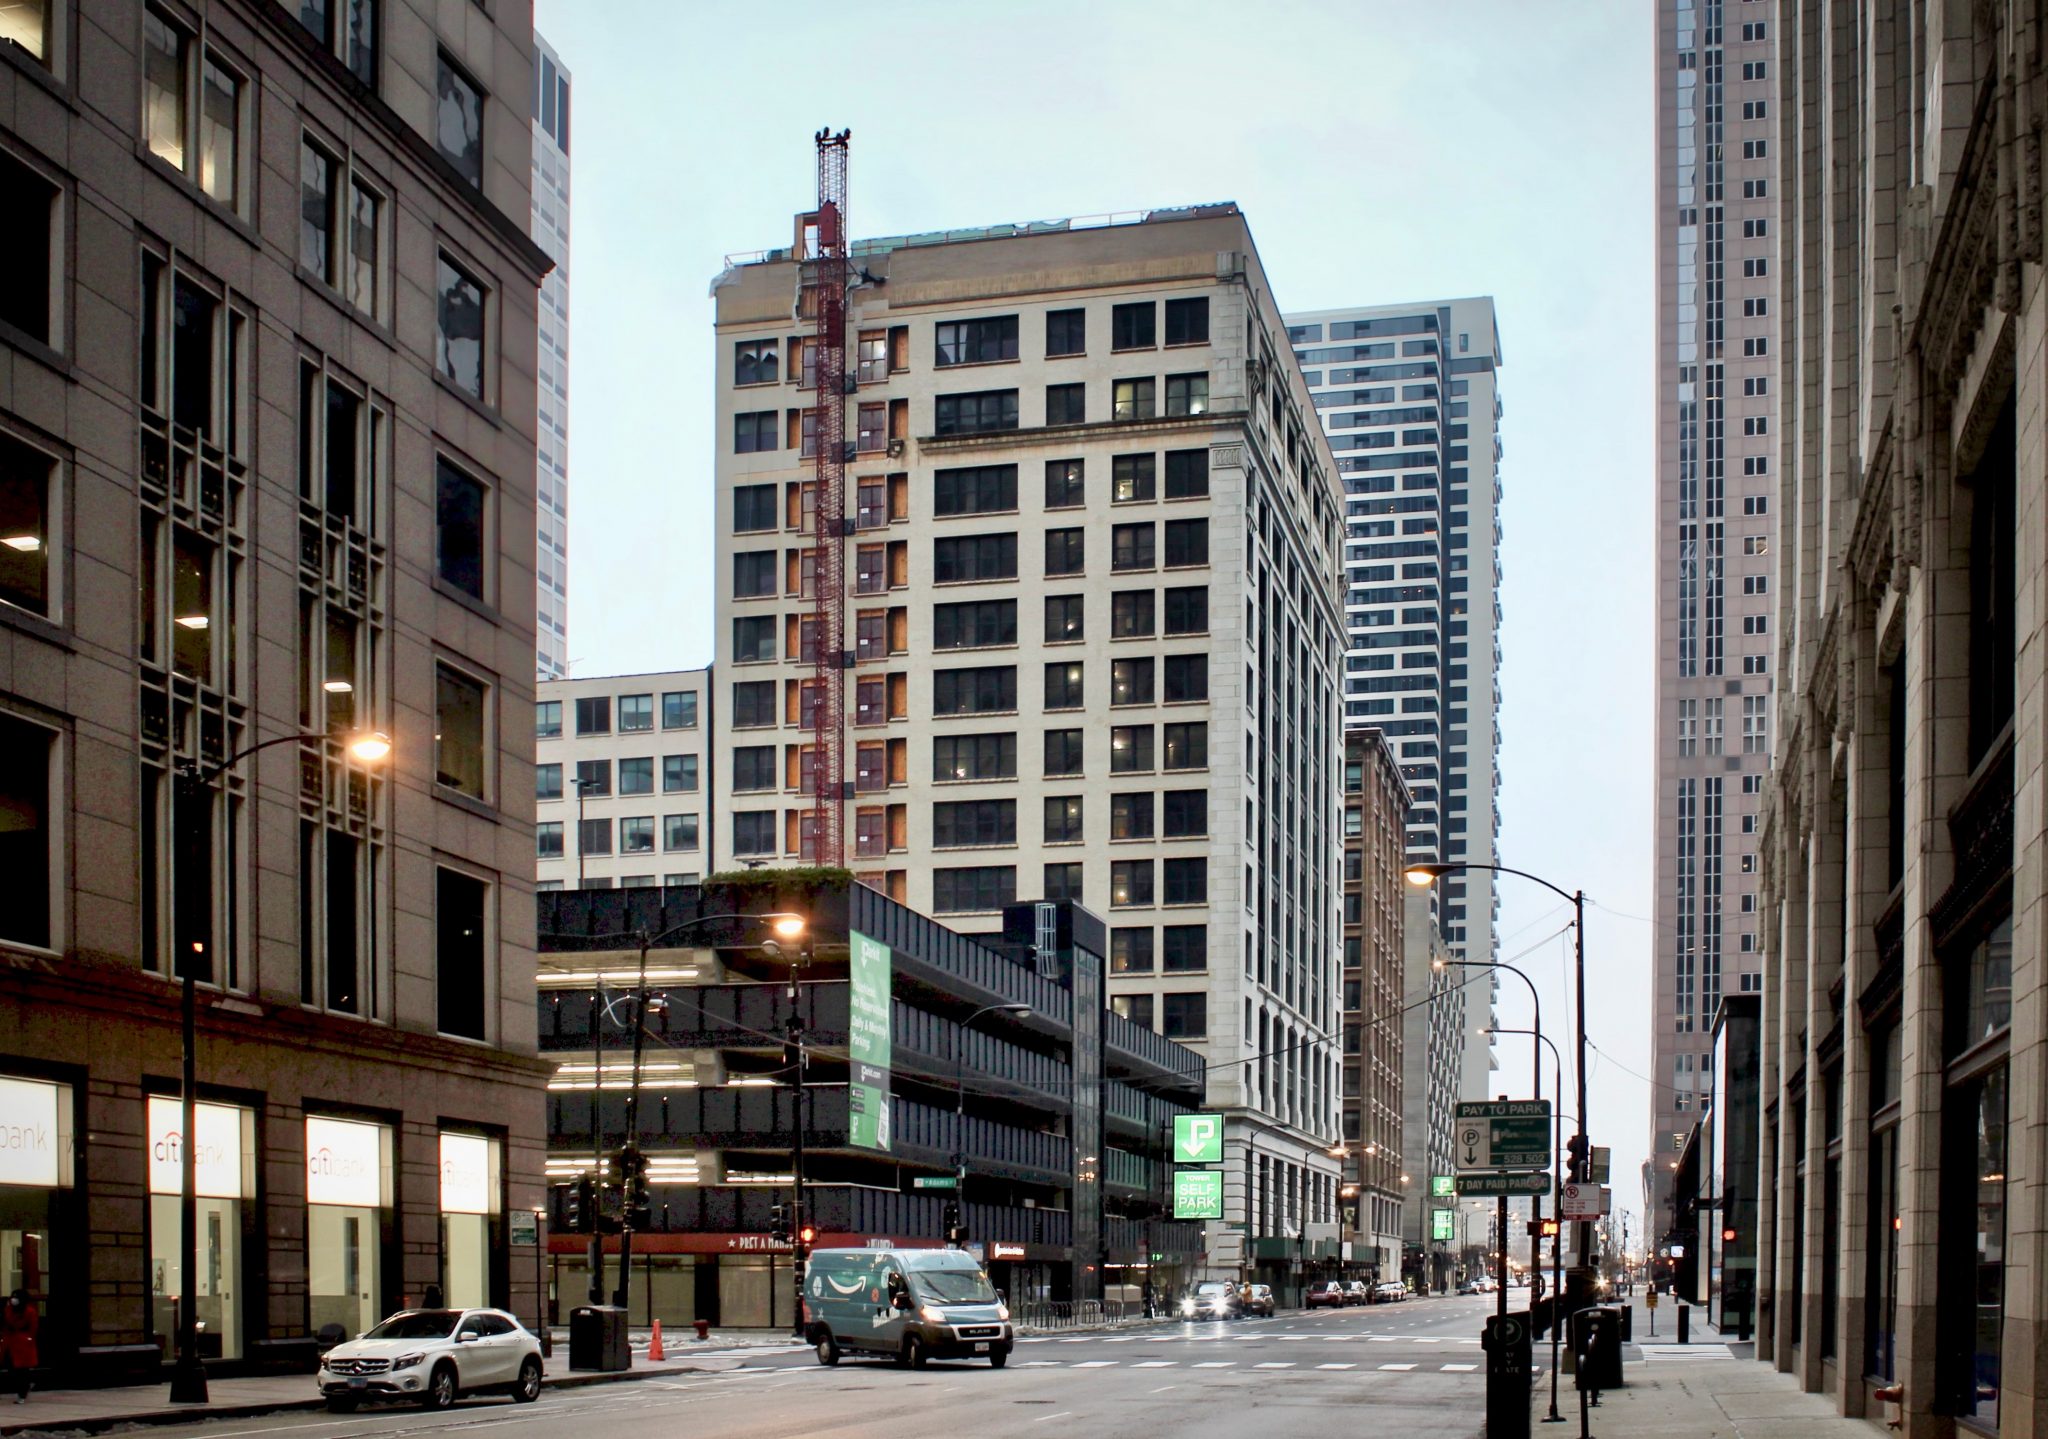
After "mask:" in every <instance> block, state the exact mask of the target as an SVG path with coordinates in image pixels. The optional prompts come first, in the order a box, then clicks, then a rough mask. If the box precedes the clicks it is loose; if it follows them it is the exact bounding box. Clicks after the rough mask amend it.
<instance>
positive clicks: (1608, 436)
mask: <svg viewBox="0 0 2048 1439" xmlns="http://www.w3.org/2000/svg"><path fill="white" fill-rule="evenodd" d="M1653 21H1654V8H1653V7H1651V6H1648V5H1645V4H1643V3H1641V0H1570V3H1568V4H1562V5H1533V4H1529V3H1527V0H1326V3H1323V4H1306V3H1297V0H1259V3H1256V4H1251V5H1247V4H1243V3H1234V4H1220V3H1209V0H1177V3H1170V4H1168V3H1153V0H1091V3H1071V0H1032V3H1017V0H981V3H978V4H972V5H961V4H958V3H949V4H937V3H922V0H876V3H871V4H868V5H865V6H861V7H857V8H856V7H847V6H843V5H841V6H831V7H827V6H824V5H818V4H813V3H811V0H784V3H778V4H775V5H761V6H751V5H716V6H714V5H711V4H708V3H704V0H536V5H535V16H534V23H535V26H536V28H537V29H538V30H539V31H540V33H541V34H542V35H544V36H545V37H546V38H547V39H548V41H549V42H550V43H551V44H552V45H553V46H554V47H555V49H556V50H557V51H559V52H560V54H561V55H562V57H563V60H564V62H565V63H566V65H567V66H568V68H569V70H570V72H571V75H572V77H573V102H572V103H573V112H572V113H573V115H574V122H573V126H572V131H571V140H572V145H573V147H574V148H573V154H572V157H571V163H572V167H573V171H572V182H571V185H572V191H571V241H570V243H571V247H572V257H571V264H570V282H569V291H570V301H569V303H570V381H569V391H570V393H569V412H570V421H569V586H570V602H569V649H568V653H569V655H570V657H571V671H572V673H574V674H577V675H600V674H609V673H626V672H632V671H646V670H664V669H679V668H685V667H689V666H694V665H701V664H704V663H706V662H708V661H709V660H710V659H711V658H712V656H713V639H712V593H711V576H712V564H711V553H710V551H709V548H708V546H707V545H706V543H705V540H706V537H707V536H708V535H709V534H710V533H711V528H712V464H713V436H712V428H713V426H712V420H713V413H714V410H713V390H712V364H713V360H712V334H711V323H712V309H711V303H710V299H709V287H710V283H711V280H712V278H713V277H714V276H715V275H716V274H717V273H718V271H719V269H720V267H721V266H722V264H723V260H724V256H726V255H727V254H737V253H744V252H749V251H754V250H759V249H765V248H768V247H770V246H775V245H784V244H787V243H788V242H789V238H790V230H791V217H792V216H793V215H794V214H795V213H796V212H798V211H800V210H804V209H808V208H810V207H811V205H812V204H813V203H814V198H815V185H816V172H815V159H814V150H813V146H812V136H813V135H814V134H815V133H816V131H817V130H818V129H820V128H821V127H825V126H830V127H831V128H832V129H834V130H837V129H841V128H846V127H850V128H851V129H852V131H853V144H852V162H851V171H850V176H851V179H850V204H849V206H848V214H849V218H850V220H851V228H852V231H853V233H854V235H855V236H856V237H863V236H870V235H891V234H905V233H911V232H916V231H924V230H938V229H948V228H962V227H971V226H979V225H987V224H995V223H1001V222H1008V221H1022V220H1032V219H1049V218H1057V217H1060V216H1079V215H1100V214H1108V213H1113V212H1120V211H1136V210H1145V209H1153V208H1158V207H1164V206H1174V205H1186V204H1192V203H1197V202H1202V201H1218V200H1235V201H1237V202H1238V203H1239V204H1240V205H1241V206H1242V207H1243V208H1244V211H1245V213H1246V215H1247V217H1248V219H1249V221H1250V223H1251V227H1252V233H1253V236H1254V238H1255V239H1256V241H1257V244H1258V247H1259V254H1260V257H1261V259H1262V260H1263V261H1264V264H1265V269H1266V273H1267V275H1268V277H1269V278H1270V279H1271V281H1272V284H1273V287H1274V290H1275V293H1276V296H1277V297H1278V299H1279V301H1280V304H1281V306H1282V307H1283V309H1286V310H1290V311H1294V310H1313V309H1322V308H1331V307H1336V306H1342V305H1366V304H1388V303H1397V302H1407V301H1415V300H1434V299H1441V298H1445V297H1450V296H1462V295H1482V294H1483V295H1492V296H1493V297H1494V298H1495V300H1496V303H1497V306H1498V313H1499V319H1500V331H1501V343H1502V350H1503V355H1504V365H1503V371H1502V376H1501V393H1502V396H1503V403H1504V406H1505V415H1504V417H1503V420H1502V425H1501V431H1502V442H1503V446H1504V449H1505V459H1504V462H1503V466H1502V489H1503V494H1504V499H1503V503H1502V541H1501V568H1502V574H1503V578H1502V584H1501V591H1500V606H1501V614H1502V623H1501V649H1502V663H1501V690H1502V705H1501V717H1500V726H1501V760H1500V762H1501V775H1502V780H1501V800H1500V803H1501V816H1502V817H1501V834H1500V846H1499V860H1500V862H1501V863H1502V864H1506V865H1511V866H1514V867H1516V868H1519V869H1525V870H1528V871H1531V872H1532V873H1534V874H1537V875H1540V876H1542V877H1543V878H1544V879H1545V880H1547V881H1549V882H1550V883H1552V884H1555V885H1557V886H1558V887H1559V888H1561V889H1564V890H1567V891H1570V890H1577V889H1583V890H1584V891H1585V893H1586V895H1587V896H1588V904H1589V909H1588V915H1587V924H1586V990H1587V1008H1586V1029H1587V1033H1588V1037H1589V1040H1590V1042H1591V1045H1592V1046H1593V1048H1592V1049H1591V1050H1590V1051H1589V1052H1590V1053H1591V1055H1592V1059H1591V1061H1590V1062H1589V1064H1588V1066H1587V1078H1588V1089H1589V1091H1590V1094H1589V1103H1588V1106H1587V1107H1588V1109H1589V1110H1590V1111H1591V1114H1590V1119H1591V1133H1592V1136H1593V1140H1594V1142H1595V1143H1596V1144H1604V1145H1608V1146H1610V1147H1611V1148H1612V1150H1613V1164H1614V1168H1613V1177H1614V1191H1615V1200H1614V1203H1615V1207H1616V1209H1617V1210H1622V1209H1626V1210H1630V1211H1633V1212H1634V1216H1635V1217H1634V1219H1633V1221H1632V1222H1631V1224H1630V1233H1631V1235H1632V1236H1634V1235H1638V1234H1640V1232H1641V1210H1642V1188H1641V1183H1640V1179H1639V1166H1640V1165H1641V1164H1642V1162H1643V1160H1644V1157H1645V1155H1646V1152H1647V1150H1648V1147H1649V1143H1650V1135H1649V1124H1650V1117H1649V1116H1650V1110H1649V1081H1648V1079H1647V1078H1646V1077H1645V1076H1647V1075H1648V1074H1649V1072H1650V1036H1649V1027H1650V1026H1649V1006H1650V992H1651V985H1650V981H1651V963H1652V954H1653V949H1652V944H1653V931H1652V926H1651V923H1650V921H1649V919H1648V916H1649V914H1650V906H1651V893H1652V890H1651V879H1652V861H1651V845H1652V838H1653V836H1652V829H1651V825H1652V819H1653V814H1652V809H1651V783H1650V780H1651V774H1652V759H1651V745H1652V719H1653V716H1652V713H1651V707H1652V703H1653V698H1654V682H1655V677H1654V673H1653V670H1652V654H1653V651H1652V641H1653V633H1652V632H1653V623H1652V616H1653V613H1654V602H1655V593H1654V559H1653V556H1654V543H1655V531H1654V510H1653V506H1652V498H1653V495H1652V488H1651V485H1652V475H1653V471H1654V438H1655V436H1654V426H1655V423H1656V421H1655V415H1656V407H1655V403H1654V391H1653V386H1652V378H1653V369H1654V339H1655V314H1656V311H1655V304H1656V292H1655V272H1654V251H1653V232H1654V225H1653V221H1654V214H1653V211H1652V206H1653V205H1654V203H1655V185H1654V154H1653V146H1654V143H1655V133H1656V128H1655V123H1654V121H1655V113H1654V96H1655V92H1654V84H1653V81H1654V74H1653V69H1652V57H1653V35H1652V25H1653ZM1500 893H1501V912H1500V934H1501V948H1500V957H1501V958H1503V959H1510V960H1514V961H1515V962H1516V963H1518V964H1519V965H1520V967H1522V968H1523V969H1524V970H1526V971H1527V972H1528V974H1529V975H1530V977H1531V978H1532V979H1533V980H1534V981H1535V982H1536V984H1537V985H1538V987H1539V988H1540V989H1541V990H1542V993H1543V1012H1544V1017H1545V1021H1546V1026H1547V1029H1548V1032H1549V1033H1550V1035H1551V1036H1552V1037H1553V1038H1555V1039H1557V1040H1559V1041H1567V1042H1563V1043H1561V1044H1560V1048H1561V1049H1562V1050H1563V1051H1564V1055H1565V1059H1566V1062H1567V1064H1568V1065H1569V1063H1570V1061H1571V1055H1572V1046H1571V1044H1570V1043H1569V1042H1568V1041H1569V1039H1570V1028H1569V1026H1570V1021H1571V1017H1572V1014H1573V1010H1572V1007H1571V1006H1572V986H1571V982H1570V981H1571V950H1570V943H1571V940H1570V936H1569V935H1568V934H1562V933H1559V931H1560V930H1561V928H1562V927H1563V925H1564V924H1565V923H1566V921H1567V920H1568V919H1569V917H1570V909H1569V907H1568V906H1567V905H1566V904H1564V903H1563V902H1562V901H1560V900H1559V899H1558V898H1557V897H1556V896H1554V895H1552V894H1551V893H1549V892H1548V891H1547V890H1544V889H1543V888H1541V887H1540V886H1538V885H1535V884H1531V883H1528V882H1527V881H1524V880H1519V879H1515V878H1513V877H1506V878H1504V879H1503V881H1502V884H1501V890H1500ZM1532 946H1533V948H1532ZM1501 994H1502V1003H1501V1008H1500V1020H1501V1023H1502V1025H1503V1026H1508V1027H1513V1026H1523V1027H1526V1026H1527V1023H1528V999H1527V991H1526V990H1525V989H1524V988H1523V987H1522V985H1521V984H1520V983H1518V982H1517V981H1515V980H1514V979H1512V978H1511V977H1507V978H1505V982H1504V983H1503V985H1502V989H1501ZM1529 1044H1530V1041H1529V1040H1527V1039H1522V1038H1514V1037H1504V1038H1503V1039H1502V1040H1501V1042H1500V1066H1501V1068H1500V1073H1499V1075H1497V1076H1496V1079H1497V1081H1498V1082H1497V1085H1496V1092H1507V1093H1512V1094H1514V1095H1515V1096H1516V1097H1521V1096H1522V1094H1523V1091H1524V1090H1525V1089H1526V1087H1527V1081H1526V1079H1522V1080H1520V1082H1516V1081H1515V1080H1513V1079H1510V1078H1509V1076H1522V1075H1525V1074H1526V1070H1525V1068H1524V1066H1526V1065H1527V1064H1528V1062H1529ZM1548 1076H1549V1064H1548V1061H1547V1060H1546V1062H1545V1082H1546V1086H1547V1085H1548V1083H1549V1078H1548ZM1565 1082H1566V1086H1567V1089H1570V1088H1571V1087H1572V1086H1573V1079H1572V1076H1571V1073H1570V1071H1569V1069H1568V1070H1567V1073H1566V1079H1565ZM1575 1107H1576V1106H1571V1107H1568V1109H1567V1113H1570V1112H1572V1110H1573V1109H1575ZM1568 1132H1569V1131H1568Z"/></svg>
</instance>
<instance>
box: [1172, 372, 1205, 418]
mask: <svg viewBox="0 0 2048 1439" xmlns="http://www.w3.org/2000/svg"><path fill="white" fill-rule="evenodd" d="M1208 409H1209V377H1208V376H1207V375H1206V374H1202V375H1168V376H1167V377H1166V413H1167V415H1168V416H1169V417H1172V416H1177V415H1179V416H1185V415H1200V414H1205V413H1207V412H1208Z"/></svg>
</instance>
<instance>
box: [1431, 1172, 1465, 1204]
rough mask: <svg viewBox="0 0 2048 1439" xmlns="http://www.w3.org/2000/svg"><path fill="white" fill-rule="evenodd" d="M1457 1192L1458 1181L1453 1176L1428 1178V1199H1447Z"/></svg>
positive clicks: (1437, 1175)
mask: <svg viewBox="0 0 2048 1439" xmlns="http://www.w3.org/2000/svg"><path fill="white" fill-rule="evenodd" d="M1457 1192H1458V1181H1457V1179H1456V1178H1455V1177H1454V1176H1452V1175H1449V1174H1432V1175H1430V1176H1429V1197H1430V1198H1432V1199H1449V1198H1450V1197H1451V1196H1452V1195H1454V1194H1456V1193H1457Z"/></svg>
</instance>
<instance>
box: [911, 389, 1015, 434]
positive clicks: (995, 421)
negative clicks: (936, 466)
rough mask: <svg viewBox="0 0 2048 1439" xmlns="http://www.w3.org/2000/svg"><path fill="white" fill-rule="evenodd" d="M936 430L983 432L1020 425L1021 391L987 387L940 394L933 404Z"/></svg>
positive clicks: (945, 432) (939, 431)
mask: <svg viewBox="0 0 2048 1439" xmlns="http://www.w3.org/2000/svg"><path fill="white" fill-rule="evenodd" d="M932 418H933V432H934V433H936V434H940V435H982V434H987V433H989V432H990V431H993V430H1014V429H1016V428H1017V392H1016V391H1015V390H983V391H980V392H978V393H974V394H965V395H940V396H939V397H938V399H937V400H936V401H935V402H934V404H933V417H932Z"/></svg>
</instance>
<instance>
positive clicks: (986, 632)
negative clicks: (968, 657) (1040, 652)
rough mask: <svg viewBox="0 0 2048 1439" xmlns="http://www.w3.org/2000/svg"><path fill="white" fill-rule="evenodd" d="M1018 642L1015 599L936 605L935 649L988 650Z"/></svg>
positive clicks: (934, 606) (933, 623) (933, 625)
mask: <svg viewBox="0 0 2048 1439" xmlns="http://www.w3.org/2000/svg"><path fill="white" fill-rule="evenodd" d="M1015 643H1017V602H1016V601H1015V600H973V601H970V602H968V603H966V604H957V605H933V606H932V648H933V649H935V650H971V649H984V648H987V647H988V646H990V645H1014V644H1015Z"/></svg>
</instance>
